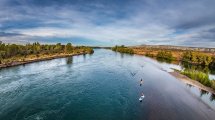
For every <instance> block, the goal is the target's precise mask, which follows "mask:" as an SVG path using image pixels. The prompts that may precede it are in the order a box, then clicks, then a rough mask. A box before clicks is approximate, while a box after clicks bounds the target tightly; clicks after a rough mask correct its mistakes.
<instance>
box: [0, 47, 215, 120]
mask: <svg viewBox="0 0 215 120" xmlns="http://www.w3.org/2000/svg"><path fill="white" fill-rule="evenodd" d="M177 67H180V66H177V65H174V64H168V63H159V62H157V61H155V60H152V59H150V58H146V57H144V56H138V55H127V54H120V53H116V52H112V51H110V50H104V49H97V50H95V52H94V54H93V55H80V56H73V57H69V58H60V59H54V60H49V61H43V62H37V63H31V64H26V65H24V66H16V67H11V68H6V69H2V70H0V120H167V119H169V120H189V119H190V120H213V119H214V118H215V110H214V108H215V107H214V106H215V101H214V99H211V96H210V93H204V92H203V93H202V92H201V91H200V90H199V89H197V88H195V87H192V86H189V85H186V84H184V83H182V82H181V81H179V80H177V79H176V78H174V77H173V76H171V75H170V74H169V73H168V72H167V71H169V70H171V68H177ZM141 78H142V79H143V84H142V86H140V79H141ZM141 93H143V94H144V95H145V98H144V99H143V101H142V102H139V100H138V99H139V97H140V95H141Z"/></svg>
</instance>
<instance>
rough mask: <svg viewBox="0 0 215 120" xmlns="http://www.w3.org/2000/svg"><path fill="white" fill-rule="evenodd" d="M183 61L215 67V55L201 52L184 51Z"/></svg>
mask: <svg viewBox="0 0 215 120" xmlns="http://www.w3.org/2000/svg"><path fill="white" fill-rule="evenodd" d="M182 61H183V62H187V63H191V64H197V65H203V66H210V67H215V57H213V56H212V55H207V54H203V53H199V52H192V51H186V52H184V53H183V55H182Z"/></svg>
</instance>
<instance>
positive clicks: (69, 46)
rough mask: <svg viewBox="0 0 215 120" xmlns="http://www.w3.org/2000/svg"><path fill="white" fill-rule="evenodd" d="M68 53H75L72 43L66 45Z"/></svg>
mask: <svg viewBox="0 0 215 120" xmlns="http://www.w3.org/2000/svg"><path fill="white" fill-rule="evenodd" d="M65 51H66V53H72V52H73V47H72V44H71V43H67V45H66V50H65Z"/></svg>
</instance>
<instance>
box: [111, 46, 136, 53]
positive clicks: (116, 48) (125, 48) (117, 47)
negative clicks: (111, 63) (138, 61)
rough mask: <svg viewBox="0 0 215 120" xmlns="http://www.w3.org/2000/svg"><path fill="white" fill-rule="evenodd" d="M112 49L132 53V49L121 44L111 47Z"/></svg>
mask: <svg viewBox="0 0 215 120" xmlns="http://www.w3.org/2000/svg"><path fill="white" fill-rule="evenodd" d="M112 50H113V51H116V52H121V53H128V54H134V51H133V49H131V48H128V47H125V46H124V45H121V46H117V45H116V46H115V47H112Z"/></svg>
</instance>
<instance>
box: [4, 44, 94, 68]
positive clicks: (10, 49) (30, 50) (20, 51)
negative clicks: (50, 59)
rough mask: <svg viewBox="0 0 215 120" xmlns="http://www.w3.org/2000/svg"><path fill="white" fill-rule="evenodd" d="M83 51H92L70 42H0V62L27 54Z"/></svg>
mask: <svg viewBox="0 0 215 120" xmlns="http://www.w3.org/2000/svg"><path fill="white" fill-rule="evenodd" d="M80 49H81V50H82V51H84V52H88V53H93V49H92V48H89V47H85V46H77V47H75V46H73V45H72V44H71V43H67V44H66V45H62V44H61V43H57V44H54V45H50V44H40V43H39V42H35V43H33V44H30V43H29V44H26V45H17V44H4V43H0V64H1V62H2V60H3V59H9V58H12V57H17V56H23V57H26V56H28V55H39V54H57V53H67V54H69V53H73V52H78V50H80Z"/></svg>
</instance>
